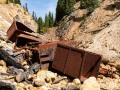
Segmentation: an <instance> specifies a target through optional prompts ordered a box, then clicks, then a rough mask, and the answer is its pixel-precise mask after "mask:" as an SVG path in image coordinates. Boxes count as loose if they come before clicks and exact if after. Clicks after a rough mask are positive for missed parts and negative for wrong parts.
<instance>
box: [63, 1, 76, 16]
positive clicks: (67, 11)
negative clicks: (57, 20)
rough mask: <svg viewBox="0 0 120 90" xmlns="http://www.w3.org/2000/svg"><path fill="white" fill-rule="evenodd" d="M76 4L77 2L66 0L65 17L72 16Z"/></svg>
mask: <svg viewBox="0 0 120 90" xmlns="http://www.w3.org/2000/svg"><path fill="white" fill-rule="evenodd" d="M75 2H76V1H75V0H65V3H64V5H65V9H64V10H65V11H64V14H65V15H68V14H70V13H71V12H72V11H73V10H74V8H73V6H74V4H75Z"/></svg>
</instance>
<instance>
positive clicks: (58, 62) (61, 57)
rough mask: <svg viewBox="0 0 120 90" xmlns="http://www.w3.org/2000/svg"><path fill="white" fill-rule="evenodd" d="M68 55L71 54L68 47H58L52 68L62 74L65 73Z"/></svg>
mask: <svg viewBox="0 0 120 90" xmlns="http://www.w3.org/2000/svg"><path fill="white" fill-rule="evenodd" d="M61 47H62V48H61ZM68 54H69V48H68V47H65V46H60V45H59V46H57V49H56V52H55V56H54V60H53V63H52V67H53V68H54V69H56V70H58V71H60V72H64V69H65V65H66V62H67V58H68Z"/></svg>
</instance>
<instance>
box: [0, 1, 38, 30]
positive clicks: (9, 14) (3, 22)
mask: <svg viewBox="0 0 120 90" xmlns="http://www.w3.org/2000/svg"><path fill="white" fill-rule="evenodd" d="M0 1H1V0H0ZM13 21H19V22H22V23H23V24H25V25H26V26H28V27H29V28H31V29H32V30H34V31H35V32H36V31H37V23H36V22H35V21H34V20H33V18H32V16H31V15H30V14H29V13H28V12H27V11H25V10H24V9H23V7H21V6H20V5H19V4H13V3H10V4H0V30H5V31H7V30H8V28H9V27H10V25H11V24H12V22H13Z"/></svg>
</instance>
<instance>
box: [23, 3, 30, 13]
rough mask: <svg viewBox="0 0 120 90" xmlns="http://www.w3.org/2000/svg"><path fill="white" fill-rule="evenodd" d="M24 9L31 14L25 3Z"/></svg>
mask: <svg viewBox="0 0 120 90" xmlns="http://www.w3.org/2000/svg"><path fill="white" fill-rule="evenodd" d="M23 8H24V9H25V10H26V11H27V12H29V11H28V6H27V3H25V6H23Z"/></svg>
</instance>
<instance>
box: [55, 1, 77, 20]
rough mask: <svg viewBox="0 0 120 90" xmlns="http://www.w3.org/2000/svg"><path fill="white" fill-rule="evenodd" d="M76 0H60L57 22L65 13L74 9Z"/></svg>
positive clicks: (57, 9)
mask: <svg viewBox="0 0 120 90" xmlns="http://www.w3.org/2000/svg"><path fill="white" fill-rule="evenodd" d="M75 2H76V1H75V0H58V3H57V8H56V22H59V21H60V20H61V19H62V18H63V17H64V16H65V15H68V14H70V13H71V12H72V11H73V9H74V8H73V6H74V4H75Z"/></svg>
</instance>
